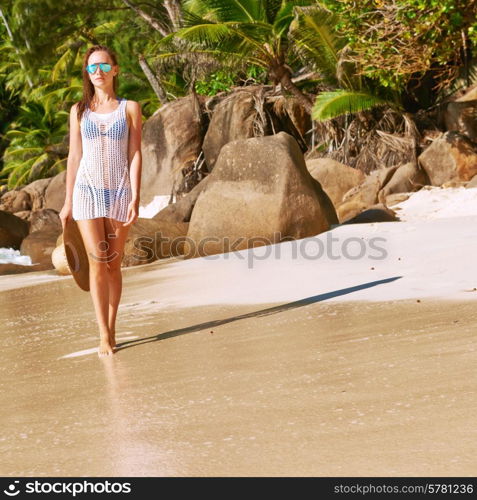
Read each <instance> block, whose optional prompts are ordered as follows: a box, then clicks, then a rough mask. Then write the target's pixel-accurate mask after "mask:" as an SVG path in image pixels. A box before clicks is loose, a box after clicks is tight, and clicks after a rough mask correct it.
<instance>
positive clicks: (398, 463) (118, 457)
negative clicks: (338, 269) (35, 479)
mask: <svg viewBox="0 0 477 500" xmlns="http://www.w3.org/2000/svg"><path fill="white" fill-rule="evenodd" d="M139 276H142V278H141V280H140V279H138V277H139ZM135 280H136V281H135ZM133 283H134V286H133ZM146 283H147V266H141V267H140V268H136V269H127V270H125V273H124V290H123V297H122V300H121V306H120V309H119V314H118V320H117V327H118V330H117V334H118V341H119V345H120V349H119V350H118V352H117V353H116V354H115V355H114V356H113V357H111V358H109V359H108V358H103V359H99V358H98V356H97V353H96V347H97V345H98V336H97V326H96V321H95V317H94V311H93V306H92V302H91V298H90V295H89V294H88V293H85V292H83V291H81V290H80V289H79V288H78V287H77V286H76V285H75V284H74V282H73V280H72V279H71V278H70V277H66V278H61V279H58V280H55V281H52V282H49V283H41V282H40V283H38V284H36V285H34V286H27V287H24V288H20V287H19V288H13V289H11V290H7V291H3V292H0V303H1V305H2V307H1V308H0V325H1V327H0V336H1V342H2V355H3V362H2V364H1V376H0V385H1V409H0V412H1V422H2V431H1V434H0V453H1V456H2V461H1V466H0V473H1V474H2V475H4V476H11V475H15V476H28V475H35V476H77V475H78V476H111V477H112V476H476V475H477V463H476V462H477V459H476V458H475V457H476V455H477V453H476V452H477V439H476V437H477V436H476V433H477V430H476V426H475V414H476V411H477V399H476V391H477V388H476V387H477V385H476V381H477V380H476V379H477V377H476V367H477V352H476V346H477V304H476V303H475V299H474V300H469V301H444V300H434V299H430V298H424V299H422V300H421V302H417V300H416V299H415V298H413V299H408V300H394V301H388V302H367V301H349V300H348V301H347V302H343V303H340V302H337V301H334V302H332V301H329V300H328V299H327V296H326V295H323V296H319V295H318V296H314V297H307V296H306V295H305V296H303V297H302V299H301V300H297V301H293V302H290V301H289V302H274V303H269V304H248V305H247V304H241V305H227V304H219V305H207V306H202V307H198V306H194V307H190V306H187V304H184V305H183V307H165V308H163V309H158V310H151V309H148V308H147V307H145V308H143V309H141V308H138V307H134V304H135V303H134V301H135V300H138V297H140V292H139V291H138V290H140V289H142V290H145V285H146ZM128 284H129V285H130V286H129V287H128ZM356 285H359V283H356ZM156 286H158V287H160V286H162V287H166V286H167V287H173V283H171V282H169V281H167V280H166V282H164V283H162V284H161V283H158V284H156ZM231 286H232V285H231ZM329 292H330V293H331V292H333V290H332V289H331V290H329ZM145 293H147V294H149V295H147V297H149V298H150V299H154V297H153V296H151V295H150V289H149V290H146V292H145ZM142 298H143V299H144V298H145V297H144V296H143V297H142Z"/></svg>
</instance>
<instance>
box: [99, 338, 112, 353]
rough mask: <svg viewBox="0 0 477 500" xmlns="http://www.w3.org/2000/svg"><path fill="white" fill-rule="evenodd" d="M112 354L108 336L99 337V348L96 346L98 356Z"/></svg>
mask: <svg viewBox="0 0 477 500" xmlns="http://www.w3.org/2000/svg"><path fill="white" fill-rule="evenodd" d="M111 354H113V349H112V347H111V344H110V342H109V338H108V337H105V338H103V337H101V341H100V343H99V348H98V356H100V357H101V356H110V355H111Z"/></svg>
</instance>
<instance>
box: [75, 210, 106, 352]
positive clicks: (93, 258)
mask: <svg viewBox="0 0 477 500" xmlns="http://www.w3.org/2000/svg"><path fill="white" fill-rule="evenodd" d="M76 222H77V224H78V228H79V230H80V233H81V236H82V238H83V242H84V246H85V249H86V252H87V254H88V262H89V282H90V291H91V298H92V299H93V304H94V309H95V312H96V319H97V321H98V327H99V336H100V343H99V349H98V354H99V356H105V355H110V354H112V353H113V350H112V347H111V344H110V340H109V325H108V307H109V279H108V262H107V250H106V247H107V242H106V241H105V234H104V217H99V218H96V219H86V220H78V221H76Z"/></svg>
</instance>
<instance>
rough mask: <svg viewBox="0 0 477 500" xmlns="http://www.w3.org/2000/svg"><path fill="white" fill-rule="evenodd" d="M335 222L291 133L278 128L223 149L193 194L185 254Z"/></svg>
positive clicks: (306, 232)
mask: <svg viewBox="0 0 477 500" xmlns="http://www.w3.org/2000/svg"><path fill="white" fill-rule="evenodd" d="M337 223H338V220H337V217H336V212H335V209H334V207H333V204H332V202H331V200H330V199H329V197H328V196H327V195H326V193H325V192H324V191H323V189H322V188H321V186H320V183H319V182H318V181H316V180H315V179H313V177H312V176H311V175H310V173H309V172H308V170H307V168H306V164H305V160H304V158H303V154H302V152H301V150H300V148H299V146H298V144H297V142H296V141H295V139H294V138H293V137H291V136H290V135H289V134H286V133H284V132H280V133H278V134H276V135H273V136H266V137H253V138H250V139H245V140H237V141H233V142H229V143H228V144H226V145H225V146H224V147H223V148H222V150H221V152H220V156H219V159H218V161H217V163H216V165H215V167H214V170H213V171H212V173H211V174H209V176H208V184H207V186H206V187H205V189H203V190H202V192H201V193H200V194H199V197H198V198H197V201H196V204H195V207H194V210H193V211H192V217H191V219H190V225H189V231H188V233H187V240H186V242H185V246H184V257H185V258H191V257H198V256H201V255H202V256H203V255H212V254H217V253H223V252H228V251H232V250H240V249H244V248H251V247H254V246H261V245H267V244H273V243H278V242H280V241H284V240H287V239H299V238H306V237H308V236H313V235H316V234H320V233H322V232H324V231H327V230H328V229H330V226H331V225H332V224H337ZM212 240H214V241H212Z"/></svg>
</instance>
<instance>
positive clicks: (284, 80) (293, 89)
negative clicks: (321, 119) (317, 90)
mask: <svg viewBox="0 0 477 500" xmlns="http://www.w3.org/2000/svg"><path fill="white" fill-rule="evenodd" d="M280 84H281V86H282V87H283V88H284V89H285V90H288V92H290V93H291V94H293V95H294V96H295V97H296V98H297V99H298V102H299V103H300V104H301V105H302V106H303V107H304V108H305V110H306V111H307V112H308V113H309V114H310V115H311V109H312V107H313V101H312V100H311V99H310V98H309V97H308V96H307V95H306V94H304V93H303V92H302V91H301V90H300V89H299V88H298V87H297V86H296V85H295V84H294V83H293V82H292V80H291V77H290V73H289V72H288V71H284V72H283V73H282V75H281V78H280Z"/></svg>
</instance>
